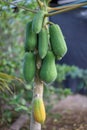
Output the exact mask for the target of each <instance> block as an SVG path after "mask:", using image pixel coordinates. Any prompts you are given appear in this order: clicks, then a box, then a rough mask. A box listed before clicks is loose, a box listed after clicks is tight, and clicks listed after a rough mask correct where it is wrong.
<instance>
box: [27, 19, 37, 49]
mask: <svg viewBox="0 0 87 130" xmlns="http://www.w3.org/2000/svg"><path fill="white" fill-rule="evenodd" d="M36 44H37V35H36V33H34V32H33V31H32V21H30V22H28V23H27V25H26V35H25V51H31V50H34V49H35V47H36Z"/></svg>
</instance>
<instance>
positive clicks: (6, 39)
mask: <svg viewBox="0 0 87 130" xmlns="http://www.w3.org/2000/svg"><path fill="white" fill-rule="evenodd" d="M10 2H12V1H11V0H10ZM18 6H23V7H27V8H29V9H35V8H36V7H37V3H36V2H35V1H34V0H31V2H30V1H27V0H26V1H23V2H19V3H18ZM33 15H34V14H33V13H30V12H29V11H27V10H24V9H22V8H15V7H14V6H13V5H10V4H8V3H7V2H4V0H2V1H1V2H0V72H4V73H7V74H9V75H13V76H16V77H18V78H21V79H22V80H23V75H22V64H23V56H24V37H25V36H24V35H25V26H26V23H27V22H29V21H30V20H31V19H32V18H33ZM57 71H58V76H57V79H56V82H55V83H54V84H52V85H48V86H47V85H46V86H45V90H44V100H45V101H46V103H47V102H50V103H49V105H47V110H49V109H50V108H51V107H52V106H53V105H54V104H55V103H56V102H57V101H58V100H60V99H61V98H65V97H66V96H68V95H70V94H72V92H71V90H70V88H67V87H66V88H65V84H64V82H65V81H66V79H67V77H68V76H70V77H71V78H80V80H81V86H80V88H81V87H86V86H87V70H83V69H80V68H78V67H76V66H69V65H65V64H63V65H57ZM8 84H9V87H10V89H11V91H12V93H10V91H8V90H5V92H2V91H0V114H1V119H0V122H2V123H3V122H5V123H8V122H9V123H11V122H12V119H13V116H15V114H14V113H15V112H16V115H17V116H18V115H19V114H21V112H27V113H28V114H30V111H31V105H30V104H31V99H32V87H33V85H32V83H31V84H29V85H27V84H25V82H24V80H23V82H20V81H18V80H15V79H14V80H11V82H9V83H8ZM0 85H1V84H0ZM49 95H51V97H50V96H49ZM53 95H56V100H55V102H52V100H51V99H52V97H53ZM53 101H54V100H53ZM3 106H4V107H3ZM3 108H4V109H3ZM6 119H7V120H6Z"/></svg>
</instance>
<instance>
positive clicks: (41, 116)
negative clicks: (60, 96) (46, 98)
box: [33, 97, 46, 124]
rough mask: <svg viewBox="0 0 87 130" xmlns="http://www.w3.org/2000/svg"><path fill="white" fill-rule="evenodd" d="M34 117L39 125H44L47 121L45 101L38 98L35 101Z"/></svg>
mask: <svg viewBox="0 0 87 130" xmlns="http://www.w3.org/2000/svg"><path fill="white" fill-rule="evenodd" d="M33 116H34V120H35V121H36V122H38V123H41V124H42V123H44V121H45V119H46V111H45V106H44V102H43V99H41V98H39V97H36V98H34V100H33Z"/></svg>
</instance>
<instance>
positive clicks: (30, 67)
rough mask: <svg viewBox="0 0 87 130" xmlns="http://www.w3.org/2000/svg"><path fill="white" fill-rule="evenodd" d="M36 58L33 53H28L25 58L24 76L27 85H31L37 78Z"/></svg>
mask: <svg viewBox="0 0 87 130" xmlns="http://www.w3.org/2000/svg"><path fill="white" fill-rule="evenodd" d="M35 71H36V65H35V56H34V54H33V53H32V52H26V53H25V56H24V64H23V75H24V79H25V80H26V82H27V83H30V82H31V81H32V80H33V79H34V76H35Z"/></svg>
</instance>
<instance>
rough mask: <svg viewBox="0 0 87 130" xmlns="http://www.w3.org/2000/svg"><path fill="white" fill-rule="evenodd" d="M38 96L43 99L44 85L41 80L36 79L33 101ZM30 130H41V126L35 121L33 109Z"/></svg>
mask: <svg viewBox="0 0 87 130" xmlns="http://www.w3.org/2000/svg"><path fill="white" fill-rule="evenodd" d="M37 95H39V97H40V98H43V83H42V82H41V81H40V79H39V78H36V79H35V82H34V88H33V99H34V98H35V97H36V96H37ZM33 99H32V100H33ZM30 130H41V124H40V123H38V122H36V121H35V120H34V117H33V109H32V113H31V119H30Z"/></svg>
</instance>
